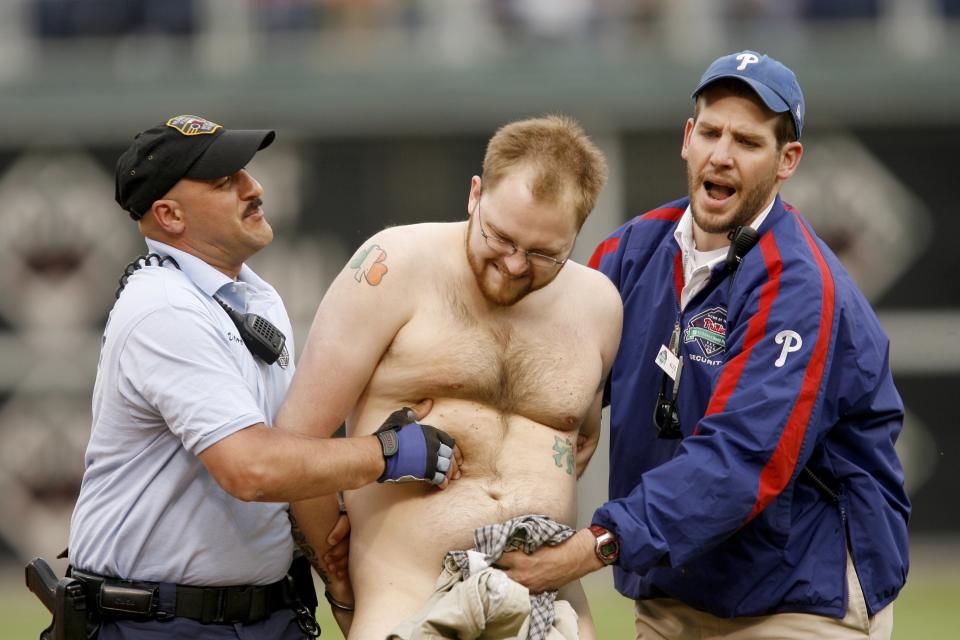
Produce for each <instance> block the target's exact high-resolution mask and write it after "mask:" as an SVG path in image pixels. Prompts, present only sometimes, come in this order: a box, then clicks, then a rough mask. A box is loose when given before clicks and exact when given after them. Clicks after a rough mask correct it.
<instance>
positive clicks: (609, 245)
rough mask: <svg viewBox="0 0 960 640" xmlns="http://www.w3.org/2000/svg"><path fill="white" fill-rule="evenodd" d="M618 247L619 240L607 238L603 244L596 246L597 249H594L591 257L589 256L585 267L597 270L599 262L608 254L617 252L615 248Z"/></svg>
mask: <svg viewBox="0 0 960 640" xmlns="http://www.w3.org/2000/svg"><path fill="white" fill-rule="evenodd" d="M618 246H620V238H619V237H618V238H607V239H606V240H604V241H603V242H601V243H600V244H598V245H597V248H596V249H594V251H593V255H592V256H590V260H589V261H588V262H587V266H588V267H590V268H591V269H599V268H600V261H601V260H603V256H605V255H607V254H608V253H613V252H614V251H616V250H617V247H618Z"/></svg>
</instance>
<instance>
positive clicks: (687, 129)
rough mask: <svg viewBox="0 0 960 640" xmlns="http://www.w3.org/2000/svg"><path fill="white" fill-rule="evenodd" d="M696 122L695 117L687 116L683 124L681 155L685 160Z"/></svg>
mask: <svg viewBox="0 0 960 640" xmlns="http://www.w3.org/2000/svg"><path fill="white" fill-rule="evenodd" d="M694 124H695V123H694V121H693V118H687V122H686V124H684V125H683V146H681V147H680V157H681V158H682V159H684V160H686V159H687V153H688V152H687V149H689V147H690V134H691V133H692V132H693V125H694Z"/></svg>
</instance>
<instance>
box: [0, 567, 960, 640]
mask: <svg viewBox="0 0 960 640" xmlns="http://www.w3.org/2000/svg"><path fill="white" fill-rule="evenodd" d="M0 577H2V582H0V621H2V622H0V640H21V639H28V638H37V637H38V636H39V634H40V630H41V629H42V628H43V627H44V626H45V625H46V624H47V623H48V622H49V616H48V615H47V614H46V610H45V609H43V607H42V606H41V605H40V602H39V601H38V600H37V599H36V598H34V597H33V594H31V593H30V592H28V591H27V589H26V587H24V586H23V578H22V574H18V573H17V571H16V570H15V568H13V569H10V570H6V571H3V572H2V573H0ZM586 588H587V596H588V597H589V599H590V607H591V610H592V612H593V619H594V621H595V622H596V625H597V635H598V637H599V638H602V639H604V640H606V639H617V640H619V639H620V638H628V639H629V638H633V613H632V608H631V603H630V601H628V600H626V599H625V598H623V597H621V596H620V595H619V594H618V593H616V592H615V591H614V590H613V587H612V586H610V585H609V583H608V582H607V581H606V580H605V579H604V580H590V581H589V582H588V583H587V584H586ZM957 603H960V566H957V564H955V563H954V562H952V561H951V562H950V563H949V566H946V565H940V566H932V565H928V566H925V565H920V566H915V567H914V569H913V570H912V571H911V575H910V580H909V582H908V583H907V587H906V589H904V591H903V593H902V594H901V595H900V598H899V599H898V600H897V602H896V604H895V605H894V620H895V623H894V638H896V639H897V640H955V639H956V638H957V637H960V632H958V630H957V629H956V628H955V626H954V625H955V624H956V623H954V622H953V619H952V618H951V615H952V613H951V612H952V611H953V608H954V607H956V606H957ZM325 604H326V603H323V604H322V605H321V607H320V611H319V613H320V614H321V615H320V616H319V618H320V625H321V627H322V629H323V635H322V638H323V639H324V640H332V639H333V640H337V639H340V640H342V638H343V636H342V635H341V634H340V631H339V629H337V626H336V624H335V623H334V622H333V618H332V617H331V616H330V614H329V611H328V610H327V608H326V606H325Z"/></svg>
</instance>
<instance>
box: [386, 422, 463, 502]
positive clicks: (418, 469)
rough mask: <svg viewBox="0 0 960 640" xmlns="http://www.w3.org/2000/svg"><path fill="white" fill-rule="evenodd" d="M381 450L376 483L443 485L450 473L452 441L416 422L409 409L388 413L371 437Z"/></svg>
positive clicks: (429, 427)
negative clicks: (382, 462)
mask: <svg viewBox="0 0 960 640" xmlns="http://www.w3.org/2000/svg"><path fill="white" fill-rule="evenodd" d="M374 435H376V436H377V438H379V439H380V446H381V447H383V458H384V460H385V461H386V469H384V471H383V475H382V476H380V478H379V479H378V480H377V482H414V481H419V482H429V483H431V484H436V485H439V484H443V481H444V480H446V478H447V472H448V471H450V459H451V458H452V457H453V438H452V437H450V435H449V434H448V433H447V432H445V431H441V430H440V429H437V428H436V427H431V426H430V425H428V424H420V423H419V422H417V415H416V413H414V411H413V409H410V408H409V407H404V408H403V409H400V410H399V411H394V412H393V413H391V414H390V415H389V416H388V417H387V419H386V421H385V422H384V423H383V426H381V427H380V428H379V429H377V431H376V433H375V434H374Z"/></svg>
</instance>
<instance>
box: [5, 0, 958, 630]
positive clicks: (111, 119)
mask: <svg viewBox="0 0 960 640" xmlns="http://www.w3.org/2000/svg"><path fill="white" fill-rule="evenodd" d="M958 35H960V0H796V1H790V0H3V2H2V3H0V119H2V120H0V131H2V135H0V638H7V637H9V638H26V637H36V635H37V633H38V632H39V629H40V628H41V626H42V625H43V624H44V620H45V618H46V616H45V615H44V612H43V610H42V609H41V607H40V605H39V603H38V602H37V601H36V600H33V599H32V596H31V595H30V594H29V593H28V592H27V591H26V589H25V588H24V587H23V574H22V566H23V564H24V562H25V561H26V560H27V559H28V558H30V557H32V556H35V555H44V556H46V557H47V558H50V559H52V558H53V557H54V556H55V555H56V554H57V553H58V552H59V551H60V550H61V549H62V548H63V547H64V546H65V545H66V538H67V527H68V521H69V516H70V512H71V509H72V506H73V501H74V499H75V497H76V493H77V489H78V486H79V482H80V477H81V474H82V468H83V451H84V448H85V445H86V441H87V437H88V434H89V429H90V418H89V416H90V407H89V399H90V393H91V390H92V387H93V380H94V372H95V369H96V365H97V356H98V347H99V341H100V335H101V331H102V328H103V325H104V322H105V320H106V316H107V312H108V311H109V308H110V305H111V302H112V300H113V292H114V290H115V288H116V282H117V279H118V278H119V276H120V274H121V273H122V271H123V268H124V266H125V265H126V264H127V262H128V261H129V260H130V259H132V257H133V256H135V255H137V254H139V253H142V248H143V247H142V243H141V241H140V239H139V235H138V234H137V233H136V229H135V226H134V224H133V223H132V222H131V221H130V220H129V219H128V218H127V217H126V214H124V213H123V212H122V211H121V210H120V209H119V208H118V207H117V206H116V204H115V203H114V201H113V177H112V175H113V163H114V161H115V159H116V157H117V155H118V154H119V153H120V151H121V150H122V149H123V148H124V147H125V146H126V145H127V144H128V142H129V140H130V139H131V137H132V135H133V134H134V133H135V132H137V131H139V130H141V129H144V128H146V127H148V126H150V125H153V124H155V123H156V122H160V121H162V120H164V119H166V118H167V117H169V116H172V115H176V114H181V113H190V114H196V115H202V116H205V117H208V118H210V119H212V120H214V121H216V122H221V123H225V124H226V125H227V126H229V127H233V128H274V129H277V130H278V133H279V138H278V142H277V143H276V144H275V145H274V146H273V147H272V148H271V150H270V152H269V153H266V154H263V155H262V157H259V158H257V159H256V160H255V165H254V167H253V169H254V170H255V175H257V177H258V178H259V179H260V180H261V182H262V183H263V184H264V187H265V196H264V200H265V203H266V205H265V208H266V210H267V212H268V216H269V217H270V220H271V222H272V223H273V225H274V229H275V231H276V236H277V239H276V240H275V242H274V244H273V245H272V246H271V247H270V248H268V249H267V250H265V251H264V252H263V253H262V255H259V256H257V257H256V258H255V259H254V260H253V261H252V263H253V265H254V267H255V268H256V269H257V270H258V271H260V272H261V274H263V275H264V276H265V277H266V278H267V279H268V280H269V281H271V282H273V283H274V284H275V285H276V286H277V288H278V289H279V290H280V292H281V294H282V295H283V297H284V299H285V300H286V303H287V306H288V308H289V310H290V314H291V317H292V318H293V322H294V325H295V327H296V341H297V344H298V345H301V344H302V342H303V338H304V336H305V334H306V331H307V329H308V327H309V325H310V322H311V319H312V316H313V313H314V310H315V309H316V306H317V303H318V302H319V300H320V298H321V296H322V294H323V292H324V290H325V288H326V286H327V284H328V283H329V282H330V280H331V279H332V277H333V276H334V274H335V273H336V272H337V271H338V270H339V269H340V267H341V266H342V264H343V263H344V262H345V260H346V259H347V258H348V257H349V256H350V255H351V253H352V252H353V250H354V248H355V247H356V246H357V245H358V244H359V243H361V242H362V241H363V240H364V239H365V238H366V237H367V236H368V235H370V234H371V233H373V232H374V231H376V230H377V229H379V228H380V227H382V226H384V225H389V224H404V223H409V222H414V221H424V220H456V219H462V218H463V216H464V214H465V208H466V195H467V187H468V181H469V178H470V176H471V175H473V174H475V173H479V172H480V164H481V160H482V155H483V150H484V144H485V142H486V140H487V138H488V137H489V136H490V135H491V133H492V132H493V130H494V129H495V128H496V127H497V126H499V125H500V124H503V123H505V122H507V121H509V120H512V119H515V118H519V117H526V116H531V115H537V114H541V113H545V112H558V111H559V112H564V113H567V114H570V115H573V116H575V117H577V118H579V119H580V120H581V121H582V122H583V123H584V125H585V127H586V128H587V130H588V132H590V133H591V135H592V136H593V137H594V138H595V139H596V140H597V142H598V143H599V144H600V145H601V147H602V148H603V149H604V151H605V152H606V154H607V157H608V159H609V161H610V163H611V170H612V171H611V180H610V184H609V186H608V187H607V189H606V191H605V192H604V194H603V196H602V197H601V201H600V203H599V205H598V207H597V210H596V211H595V213H594V215H593V217H592V218H591V219H590V220H589V221H588V224H587V226H586V227H585V229H584V232H583V234H582V235H581V239H580V242H579V244H578V248H577V253H576V254H575V255H576V257H577V258H578V259H579V260H580V261H585V260H586V258H587V257H588V256H589V255H590V253H591V251H592V249H593V247H594V246H595V245H596V243H597V242H598V241H599V240H601V239H602V238H603V237H604V236H605V235H606V233H607V232H609V231H610V230H612V229H613V228H615V227H616V226H617V225H619V224H620V223H621V222H623V221H625V220H626V219H627V218H628V217H630V216H632V215H635V214H637V213H640V212H642V211H644V210H645V209H647V208H650V207H652V206H654V205H657V204H659V203H662V202H664V201H666V200H669V199H672V198H674V197H677V196H679V195H681V194H682V193H684V191H685V188H686V187H685V180H684V168H683V164H682V162H681V160H680V157H679V149H680V140H681V137H680V136H681V131H682V125H683V123H684V121H685V119H686V117H687V116H688V115H689V113H690V111H691V107H692V103H691V101H690V91H691V89H692V88H693V86H694V85H695V82H696V80H697V79H698V78H699V75H700V73H701V72H702V70H703V69H704V68H705V67H706V65H707V64H708V63H709V62H710V61H711V60H713V59H714V58H715V57H717V56H718V55H721V54H724V53H728V52H730V51H734V50H739V49H744V48H752V49H757V50H760V51H762V52H766V53H769V54H770V55H772V56H773V57H776V58H778V59H780V60H782V61H784V62H786V63H787V64H788V65H789V66H791V67H792V68H793V69H794V70H795V71H796V72H797V74H798V76H799V78H800V81H801V85H802V86H803V89H804V91H805V94H806V99H807V108H808V119H807V129H806V131H805V136H804V142H805V148H806V154H805V158H804V161H803V163H802V166H801V169H800V171H799V173H798V175H797V176H796V177H795V178H794V179H793V180H792V181H791V182H790V183H789V184H788V185H787V188H786V189H785V190H784V194H785V197H786V199H787V200H788V201H790V202H792V203H793V204H794V205H796V206H797V207H798V208H800V210H801V211H803V212H805V213H806V214H807V215H808V217H809V218H810V219H811V221H812V222H813V224H814V226H815V227H816V228H817V230H818V232H819V233H820V235H821V236H823V237H824V238H825V239H827V240H828V241H829V242H830V244H831V245H832V246H833V248H834V249H835V250H836V252H837V253H838V254H839V255H840V256H841V257H842V259H843V260H844V262H845V263H846V265H847V266H848V268H849V269H850V271H851V272H852V273H853V275H854V277H855V278H856V280H857V281H858V282H859V283H860V285H861V287H862V288H863V289H864V291H865V292H866V293H867V295H868V296H869V297H870V298H871V300H872V301H873V302H874V304H875V306H876V309H877V310H878V313H879V315H880V319H881V321H882V323H883V325H884V326H885V328H886V330H887V331H888V333H889V334H890V336H891V339H892V362H893V367H894V373H895V375H896V378H897V383H898V386H899V389H900V391H901V393H902V395H903V398H904V401H905V404H906V406H907V412H908V418H907V423H906V427H905V430H904V433H903V437H902V438H901V441H900V443H899V446H900V449H901V453H902V456H903V460H904V463H905V466H906V468H907V483H908V486H909V489H910V493H911V496H912V499H913V501H914V509H915V511H914V517H913V519H912V521H911V536H912V548H913V558H914V562H913V569H912V572H911V576H910V581H909V583H908V587H907V589H906V590H905V592H904V594H903V596H902V598H901V599H900V600H899V601H898V605H897V607H896V609H895V611H896V617H897V625H896V632H895V637H896V638H901V639H906V638H909V639H912V638H955V637H958V636H957V632H956V631H955V629H954V625H953V624H952V623H951V620H950V619H949V613H950V607H951V606H954V607H955V604H954V603H956V602H957V600H958V598H960V578H958V577H957V576H960V544H958V541H960V509H958V508H957V507H956V504H957V502H956V497H955V496H956V489H957V487H958V486H960V464H958V463H957V461H956V460H954V459H953V455H954V454H956V453H957V450H958V446H960V435H958V434H960V431H958V430H957V429H956V422H955V421H956V417H955V416H956V408H955V407H956V395H955V394H956V393H957V392H958V390H960V285H958V282H957V278H956V277H955V275H953V272H954V271H955V270H956V265H957V261H956V254H955V253H954V251H955V249H951V246H952V241H953V240H954V239H956V238H957V237H958V236H960V216H958V214H957V205H956V201H957V195H956V178H955V174H956V165H955V157H956V153H957V148H958V146H960V37H958ZM604 446H606V445H605V443H604V444H602V446H601V451H599V452H598V454H597V456H596V457H595V458H594V463H593V465H592V466H591V468H590V469H589V470H588V472H587V475H586V476H585V478H584V480H583V481H582V483H581V484H582V491H581V519H582V520H583V519H587V518H589V514H590V513H591V512H592V509H593V507H595V506H596V505H597V504H598V503H599V502H601V501H602V500H603V499H604V497H605V495H606V485H605V482H606V473H607V468H606V453H605V451H604V450H603V447H604ZM56 567H57V569H58V570H60V571H62V570H63V568H64V565H63V564H62V563H58V564H57V565H56ZM609 583H610V580H609V576H608V575H600V576H594V577H592V578H591V579H590V581H589V584H588V587H589V594H590V597H591V601H592V603H593V608H594V615H595V617H596V618H597V619H598V624H599V627H600V631H601V637H604V638H620V637H632V635H631V629H632V622H631V620H632V616H631V612H630V604H629V602H627V601H626V600H624V599H622V598H620V597H619V596H617V595H616V594H615V593H614V592H612V590H611V588H610V586H609ZM326 628H327V634H326V635H325V637H339V636H338V633H337V632H336V631H334V630H333V628H332V627H331V626H327V627H326Z"/></svg>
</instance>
